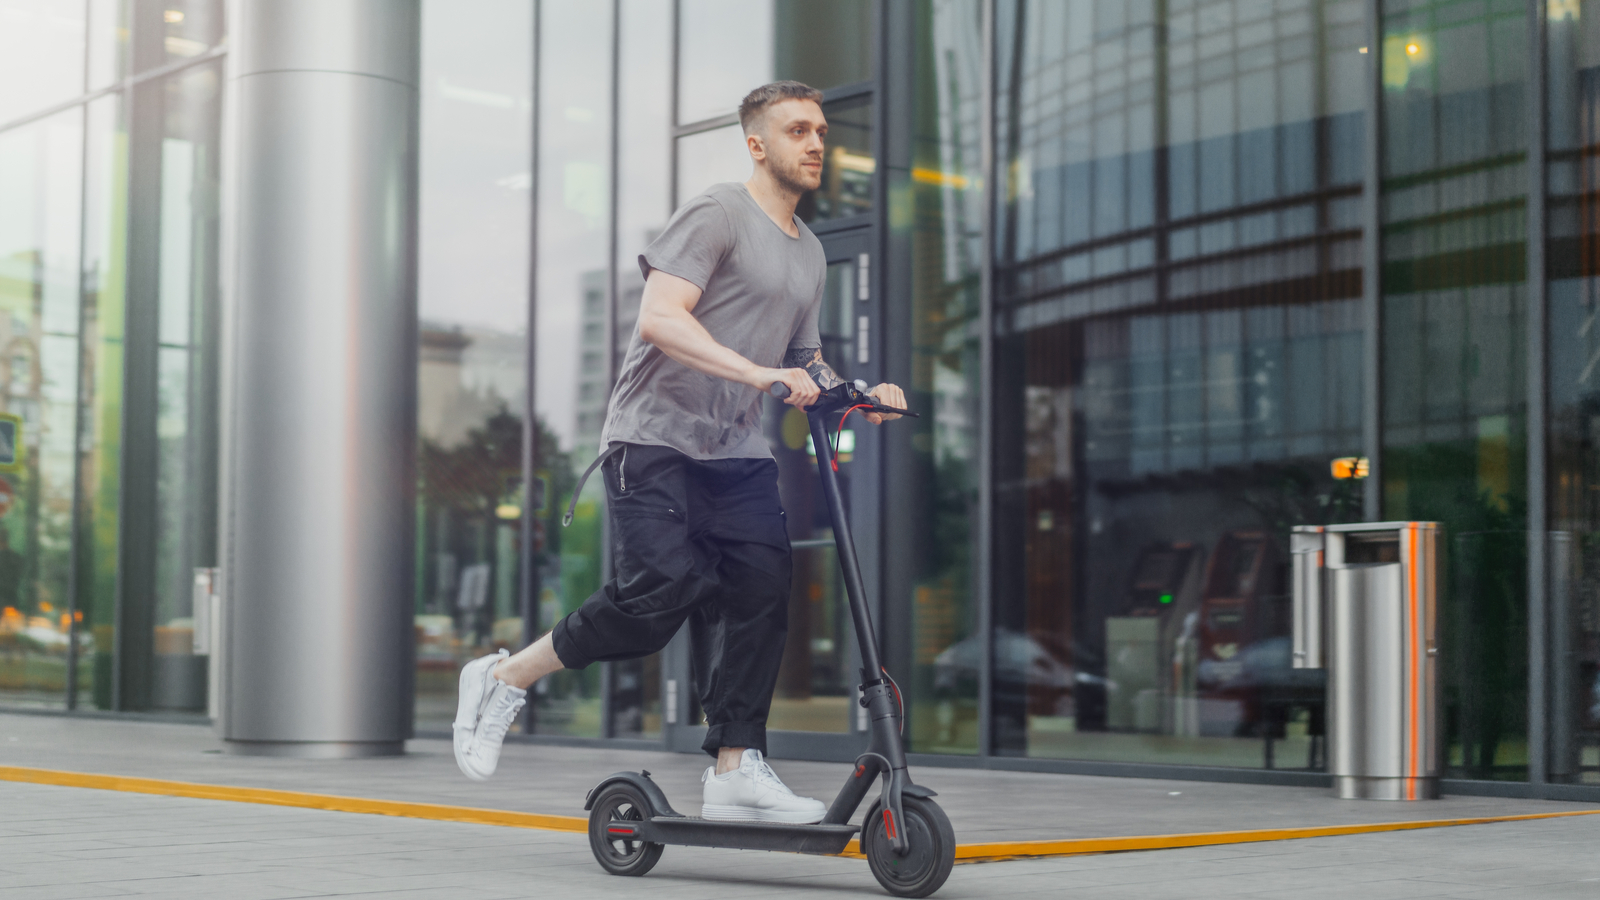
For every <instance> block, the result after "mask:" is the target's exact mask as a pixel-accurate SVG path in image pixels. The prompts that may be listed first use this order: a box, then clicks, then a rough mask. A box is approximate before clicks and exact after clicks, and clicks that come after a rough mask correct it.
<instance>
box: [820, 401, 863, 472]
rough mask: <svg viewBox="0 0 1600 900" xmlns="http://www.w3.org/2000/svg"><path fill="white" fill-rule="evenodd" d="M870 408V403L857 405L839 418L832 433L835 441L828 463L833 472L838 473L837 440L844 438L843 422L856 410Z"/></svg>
mask: <svg viewBox="0 0 1600 900" xmlns="http://www.w3.org/2000/svg"><path fill="white" fill-rule="evenodd" d="M871 408H872V404H871V403H857V404H856V405H855V406H852V407H850V408H849V409H847V410H845V411H844V415H842V416H840V417H839V427H838V428H837V429H835V431H834V434H835V440H834V443H833V447H832V448H831V449H832V450H833V458H832V460H830V462H832V463H833V470H834V471H835V472H837V471H839V443H840V441H839V438H842V437H843V436H844V420H845V419H848V418H850V414H851V413H853V412H855V411H856V410H858V409H871Z"/></svg>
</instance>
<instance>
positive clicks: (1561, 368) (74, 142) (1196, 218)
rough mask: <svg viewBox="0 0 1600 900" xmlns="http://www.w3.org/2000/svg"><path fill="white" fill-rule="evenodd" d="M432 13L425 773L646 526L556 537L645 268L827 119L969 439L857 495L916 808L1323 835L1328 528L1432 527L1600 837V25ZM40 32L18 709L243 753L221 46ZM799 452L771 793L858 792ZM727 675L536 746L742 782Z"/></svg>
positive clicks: (859, 255)
mask: <svg viewBox="0 0 1600 900" xmlns="http://www.w3.org/2000/svg"><path fill="white" fill-rule="evenodd" d="M422 9H423V29H422V51H421V52H422V68H421V71H422V87H421V92H420V112H421V120H420V121H421V129H420V146H419V148H418V150H419V160H420V169H419V198H420V200H419V212H418V254H419V258H418V273H419V275H418V304H419V309H420V319H421V323H420V324H421V327H420V330H419V336H420V338H419V339H420V345H419V348H418V359H419V364H418V372H417V378H418V389H419V408H418V416H417V418H418V434H417V441H418V444H417V461H418V466H417V475H418V486H417V523H416V551H417V552H416V566H417V570H416V579H415V583H416V595H415V596H414V597H412V598H409V599H406V598H397V602H406V603H410V604H411V606H412V607H413V609H414V616H415V628H414V633H415V636H416V690H415V719H416V727H417V730H418V732H419V733H424V734H427V733H443V732H444V731H446V730H447V728H448V722H449V720H450V718H451V717H452V715H453V701H454V692H455V678H456V673H457V671H458V669H459V666H460V664H461V663H462V662H464V661H465V660H467V659H470V658H472V657H474V656H477V655H480V654H482V653H485V652H489V651H490V650H492V649H493V648H496V647H509V648H513V649H514V648H515V647H517V646H519V645H520V644H522V643H523V642H525V641H527V640H529V639H530V638H532V637H535V636H537V635H538V634H540V633H542V632H543V631H544V630H546V629H548V628H549V627H550V626H551V625H552V624H553V623H554V622H555V621H556V620H557V619H558V618H560V617H561V616H562V615H564V614H565V613H567V612H569V611H571V610H572V609H573V608H575V607H576V606H577V605H578V604H580V603H581V602H582V601H583V599H584V598H585V597H586V596H587V595H588V594H589V593H590V592H592V591H593V590H594V589H596V588H597V587H598V586H599V585H600V584H601V583H602V582H603V581H604V580H605V578H606V577H607V573H608V570H609V566H610V559H609V551H608V542H609V536H608V534H607V525H606V517H605V511H604V508H603V504H604V497H603V491H602V490H600V488H599V485H598V483H591V484H590V485H589V486H588V487H586V488H585V493H584V494H583V495H582V496H580V497H578V498H577V504H576V517H575V520H574V522H573V524H572V525H571V527H568V528H562V527H561V522H560V519H561V514H562V512H564V511H565V509H566V507H567V504H568V502H569V501H570V500H572V496H571V495H572V491H573V488H574V485H575V484H576V482H577V476H578V475H579V473H581V472H582V471H583V469H584V468H585V467H586V466H587V465H588V464H589V462H590V461H592V460H593V459H594V457H595V455H596V453H597V452H598V450H599V448H598V446H597V444H598V437H599V431H600V426H601V423H602V421H603V419H604V415H605V409H606V402H607V397H608V395H609V391H610V388H611V385H612V383H613V382H614V380H615V378H616V374H617V369H618V365H619V362H620V359H621V356H622V352H623V350H624V349H625V347H626V346H627V342H628V341H629V339H630V338H631V336H632V333H633V330H634V323H635V320H636V318H637V309H638V303H639V297H640V294H641V291H642V289H643V282H642V279H641V276H640V273H639V268H638V265H637V262H636V259H637V256H638V254H639V252H640V250H641V249H642V248H643V247H644V246H645V245H646V244H648V243H649V241H650V240H651V239H653V237H654V236H655V235H656V234H658V233H659V232H660V230H661V229H662V228H663V227H664V226H665V224H666V222H667V220H668V219H669V218H670V216H671V214H672V212H673V210H674V209H675V208H676V207H677V206H679V205H681V204H682V203H683V202H685V201H687V200H688V199H690V198H692V197H693V196H695V195H696V194H697V193H699V192H700V191H702V190H704V189H705V188H706V187H707V186H709V185H711V184H714V183H717V182H722V181H740V180H743V179H745V178H746V177H748V174H749V170H750V163H749V161H748V157H747V155H746V152H745V149H744V147H743V143H742V140H741V134H740V130H739V127H738V124H737V116H736V114H735V110H736V107H737V104H738V102H739V99H740V98H741V97H742V96H743V94H744V93H745V92H746V91H747V90H749V89H750V88H751V87H754V86H756V85H758V84H761V83H764V82H767V81H771V80H773V79H777V78H795V79H798V80H802V81H805V82H807V83H809V84H811V85H813V86H815V87H818V88H821V89H823V90H824V92H825V97H826V100H825V103H824V109H825V111H826V113H827V115H828V118H829V120H830V123H831V125H832V129H831V131H830V134H829V138H828V150H827V154H826V163H825V170H824V181H823V186H822V188H821V189H819V190H818V191H816V192H815V193H814V194H813V195H812V196H808V197H806V198H804V199H803V201H802V206H801V209H800V212H801V215H802V217H803V218H804V219H805V220H806V221H807V222H808V223H809V224H810V226H811V228H812V229H813V230H814V231H815V232H816V233H817V235H818V236H819V237H820V238H821V239H822V241H823V245H824V248H825V250H826V253H827V260H828V267H829V268H828V289H827V294H826V299H825V307H824V310H823V314H822V332H823V340H824V344H825V347H824V350H825V355H826V356H827V358H828V359H829V361H830V362H831V363H832V364H833V366H834V367H835V368H836V369H838V370H839V371H840V372H841V374H844V375H846V376H847V377H851V378H863V379H866V380H868V381H870V382H877V381H893V382H896V383H898V384H900V385H902V386H904V387H905V388H906V389H907V392H908V396H909V398H910V402H911V404H912V406H913V407H914V408H916V409H919V410H921V411H922V412H923V417H922V418H920V419H916V420H907V421H902V422H897V423H895V424H893V425H891V426H886V427H883V428H872V427H871V426H866V425H861V424H857V425H854V426H852V427H851V428H848V429H847V431H846V433H845V435H844V436H843V437H842V438H841V463H842V465H841V470H840V471H841V476H842V480H843V485H844V489H845V491H846V494H847V496H848V501H849V505H850V507H851V516H852V519H853V523H854V527H855V530H856V534H857V540H858V544H859V549H860V552H861V556H862V560H863V563H864V565H865V568H866V576H867V582H868V587H869V593H870V594H871V595H872V597H873V603H874V612H875V615H876V617H877V621H878V622H879V627H880V634H881V638H882V641H883V644H884V649H885V656H886V660H887V663H888V666H889V668H890V670H891V671H893V672H894V673H895V674H896V677H897V678H898V679H899V682H900V684H901V685H902V687H903V688H904V690H905V693H906V701H907V706H908V722H907V728H906V736H907V740H908V742H909V745H910V749H911V750H912V751H913V753H915V754H918V755H919V756H918V759H919V760H920V761H922V762H934V763H937V762H939V761H941V760H943V761H947V762H949V763H951V764H977V765H984V766H990V767H995V768H1007V767H1013V768H1030V769H1043V770H1058V771H1077V772H1120V773H1124V774H1150V775H1182V774H1188V775H1191V776H1194V777H1226V778H1235V779H1257V780H1263V781H1274V782H1280V783H1307V784H1311V783H1317V782H1318V781H1319V779H1321V778H1323V777H1324V776H1323V775H1322V774H1321V773H1322V772H1323V770H1324V769H1325V766H1326V747H1325V735H1324V731H1325V728H1324V724H1325V723H1324V719H1325V694H1326V691H1325V684H1324V682H1323V680H1322V679H1321V675H1320V673H1319V672H1315V671H1307V670H1295V669H1293V668H1292V667H1291V665H1290V649H1289V627H1290V623H1289V605H1288V594H1289V578H1288V572H1289V561H1290V554H1289V546H1288V534H1289V531H1290V529H1291V528H1293V527H1294V526H1296V525H1306V524H1334V523H1347V522H1359V521H1378V520H1398V519H1407V520H1431V521H1438V522H1440V523H1442V524H1443V527H1444V533H1445V540H1444V545H1445V553H1446V556H1445V562H1444V565H1443V568H1442V571H1443V572H1444V575H1443V584H1442V590H1441V593H1440V602H1441V610H1440V614H1441V627H1440V663H1441V665H1440V673H1441V680H1442V687H1443V700H1444V711H1443V719H1442V726H1443V733H1444V735H1445V745H1446V752H1445V759H1444V765H1445V772H1444V774H1445V776H1446V778H1447V781H1446V789H1447V790H1456V791H1479V792H1485V791H1489V792H1513V793H1525V794H1528V795H1536V796H1575V797H1577V796H1588V797H1594V796H1600V787H1590V788H1585V787H1584V785H1597V786H1600V502H1597V501H1596V500H1595V499H1593V498H1594V497H1596V496H1600V495H1597V493H1596V492H1597V490H1600V449H1597V444H1600V337H1597V334H1600V325H1597V324H1596V322H1595V317H1596V314H1597V313H1596V310H1597V309H1600V306H1597V304H1600V287H1597V285H1600V280H1597V279H1600V212H1596V210H1600V205H1597V204H1600V201H1597V200H1596V197H1597V196H1600V187H1597V186H1600V126H1597V125H1596V124H1595V123H1596V122H1600V76H1597V75H1596V73H1597V72H1600V0H1596V2H1591V0H1522V2H1513V0H1275V2H1267V0H1116V2H1106V0H875V2H874V0H599V2H587V3H570V2H558V0H542V2H540V0H450V2H448V3H447V2H444V0H424V2H423V3H422ZM0 17H3V18H0V21H3V23H4V24H3V27H0V73H3V76H4V77H0V84H4V85H5V87H4V88H0V305H3V307H4V309H5V310H7V311H8V314H7V315H0V341H3V342H4V347H5V350H4V352H3V353H0V607H3V613H0V705H5V706H12V707H15V706H32V707H49V708H57V709H108V710H118V711H188V712H192V713H196V714H199V713H201V712H203V711H204V709H205V707H206V678H207V673H206V669H207V662H206V659H207V657H206V656H205V655H204V652H203V651H204V650H205V649H206V648H205V646H204V643H205V642H204V641H203V640H200V641H197V632H196V612H197V610H196V608H195V607H194V603H195V600H194V597H196V596H197V594H196V589H195V587H194V575H195V570H196V569H205V568H206V567H210V566H214V565H216V564H217V559H216V543H217V541H216V521H215V520H216V512H215V510H216V506H217V490H218V489H217V466H216V458H217V449H216V442H217V438H216V433H217V424H216V421H215V418H216V409H217V397H216V387H215V386H216V381H217V379H216V372H217V366H218V361H217V358H216V357H217V355H218V349H217V348H218V346H219V345H218V339H217V318H218V308H219V306H218V304H219V300H218V291H217V284H218V283H219V282H218V276H217V271H218V265H219V259H220V251H219V247H220V241H221V240H222V237H223V236H222V235H220V234H219V227H218V222H219V220H220V218H221V217H220V215H219V203H220V202H221V201H220V200H219V193H218V191H217V184H218V181H219V177H220V175H219V171H220V170H219V165H220V164H219V159H220V158H221V157H220V154H219V152H218V148H219V142H220V134H221V133H222V132H221V128H220V123H221V121H222V120H223V117H224V114H225V112H226V110H224V109H223V108H222V100H221V97H222V94H221V92H220V90H219V84H220V79H221V74H222V72H223V71H225V66H226V64H227V57H226V43H225V41H224V35H225V34H226V33H227V28H226V23H225V22H224V21H223V19H222V4H221V3H219V2H215V0H211V2H202V0H192V2H178V0H168V2H159V3H158V2H148V0H85V2H81V3H79V2H66V3H56V2H29V0H0ZM7 429H10V431H9V432H8V431H7ZM766 432H767V435H768V437H769V440H770V442H771V447H772V450H773V454H774V456H775V457H776V459H777V460H778V463H779V469H780V473H781V475H780V478H781V482H780V485H781V490H782V493H783V496H784V503H785V506H786V508H787V509H788V511H789V522H790V532H791V533H790V538H791V541H792V543H793V545H794V547H795V553H796V566H795V576H794V583H793V590H792V594H791V599H790V612H789V639H788V645H787V647H786V650H785V654H784V659H783V664H782V671H781V674H780V678H779V685H778V693H777V697H776V698H775V701H774V705H773V714H772V721H771V723H770V724H771V726H772V728H773V729H774V733H773V738H772V748H773V751H774V753H775V755H789V756H804V757H811V758H818V759H850V758H853V757H854V756H855V754H856V753H857V752H858V749H859V745H860V744H861V743H862V741H863V738H864V736H863V734H862V732H863V731H864V723H863V722H862V720H861V719H860V718H859V709H858V707H857V706H856V705H855V704H854V702H853V699H854V690H853V686H854V683H855V681H856V680H857V676H856V669H857V667H858V662H857V660H856V659H855V656H856V653H855V650H854V646H853V645H854V635H853V634H852V632H851V629H850V627H849V621H848V615H846V614H844V610H843V607H842V604H843V591H842V587H841V585H840V583H839V580H838V575H837V571H836V560H835V557H834V551H833V549H832V535H831V531H830V530H829V525H828V519H827V515H826V510H825V508H824V506H823V504H822V503H821V501H820V497H819V496H818V493H817V485H816V484H815V482H816V475H815V471H814V468H813V464H814V461H815V452H816V450H815V448H814V447H812V446H810V443H809V441H808V436H807V434H806V429H805V427H804V420H803V417H801V416H799V414H797V413H795V412H793V411H792V410H789V409H787V408H786V407H782V406H779V405H777V404H775V403H774V404H771V406H770V408H769V409H768V413H767V421H766ZM8 433H9V434H10V435H11V437H10V441H11V444H12V448H11V456H10V457H7V456H6V455H5V453H6V448H5V446H4V444H5V436H6V435H7V434H8ZM7 459H9V460H10V461H9V462H7V461H6V460H7ZM201 595H202V596H203V592H202V593H201ZM684 640H685V636H681V635H680V637H679V638H678V639H677V640H676V641H675V642H674V643H673V644H671V645H669V646H668V647H667V648H666V649H665V650H663V651H662V652H661V653H660V654H657V655H656V656H653V657H651V658H648V659H644V660H637V661H633V662H628V663H613V664H601V665H596V666H592V667H590V668H589V669H588V670H585V671H582V672H563V673H558V674H557V675H556V676H553V677H551V678H548V679H546V680H545V681H543V682H541V683H540V684H539V685H538V686H537V688H536V690H535V692H534V697H533V698H532V701H531V702H530V704H529V707H528V712H527V713H526V718H525V719H524V720H523V722H522V723H521V726H520V730H521V731H522V732H523V734H524V739H527V740H549V741H597V742H613V743H620V744H621V745H625V746H639V747H659V748H668V749H677V750H683V751H697V749H698V747H699V743H700V740H701V731H702V730H703V725H702V724H701V717H700V711H699V710H698V709H697V708H696V707H695V699H694V691H693V690H691V685H690V678H691V675H690V672H689V663H688V654H687V652H686V650H687V648H686V646H685V645H684V643H683V641H684ZM963 760H971V761H972V762H963ZM1489 782H1496V783H1498V784H1495V785H1490V784H1487V783H1489Z"/></svg>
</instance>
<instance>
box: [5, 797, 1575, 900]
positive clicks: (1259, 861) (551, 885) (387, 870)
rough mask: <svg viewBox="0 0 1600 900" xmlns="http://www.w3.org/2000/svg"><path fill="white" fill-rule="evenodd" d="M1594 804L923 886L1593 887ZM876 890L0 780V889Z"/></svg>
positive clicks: (860, 876) (1306, 898)
mask: <svg viewBox="0 0 1600 900" xmlns="http://www.w3.org/2000/svg"><path fill="white" fill-rule="evenodd" d="M1597 843H1600V817H1589V816H1583V817H1578V818H1570V819H1547V820H1540V821H1532V822H1517V823H1511V824H1504V825H1474V826H1469V827H1462V828H1443V829H1432V830H1427V831H1408V832H1398V833H1390V834H1372V835H1360V836H1353V837H1335V838H1318V839H1314V840H1303V841H1277V842H1272V843H1262V844H1240V845H1234V846H1228V847H1207V848H1197V849H1191V850H1159V851H1152V852H1145V853H1117V854H1108V855H1104V856H1081V857H1071V858H1067V859H1044V860H1026V861H1015V862H1003V863H990V864H985V865H967V866H957V867H956V869H955V872H954V873H952V874H951V876H950V880H949V882H948V883H947V884H946V885H945V887H944V889H943V890H941V891H940V892H939V893H938V894H937V895H936V896H937V897H939V898H941V900H964V898H981V897H1029V896H1039V897H1071V898H1074V900H1133V898H1139V900H1169V898H1170V900H1211V898H1217V900H1222V898H1230V900H1232V898H1281V897H1294V898H1296V900H1323V898H1328V900H1333V898H1347V897H1357V896H1359V897H1361V898H1362V900H1387V898H1408V900H1409V898H1458V900H1512V898H1519V900H1526V898H1532V900H1546V898H1548V900H1568V898H1570V900H1579V898H1583V900H1592V898H1594V897H1597V896H1600V861H1597V859H1596V855H1595V853H1594V848H1595V846H1596V845H1597ZM645 891H647V892H648V893H649V896H651V897H652V898H660V900H676V898H682V900H703V898H705V897H707V896H739V897H783V898H790V897H792V898H845V897H858V896H859V897H883V896H886V895H885V894H884V893H883V892H882V890H881V889H879V888H878V886H877V884H876V882H874V881H873V879H872V876H871V874H870V873H869V872H868V871H867V866H866V863H864V862H861V861H859V860H848V859H838V858H828V857H802V856H794V855H790V854H784V853H752V852H741V851H736V850H701V849H695V848H685V847H668V848H667V850H666V853H665V854H664V855H663V856H662V859H661V863H660V864H659V865H658V866H657V867H656V869H655V871H653V872H651V873H650V874H649V875H647V876H645V877H644V878H643V879H640V880H638V881H631V880H623V879H618V878H614V877H612V876H608V875H606V874H604V873H603V872H601V871H600V869H599V867H597V866H596V865H595V863H594V861H593V859H592V858H591V857H590V855H589V848H588V843H587V840H586V838H585V837H584V836H583V835H577V834H563V833H559V832H543V831H528V830H524V829H518V828H496V827H492V826H484V825H463V824H458V823H450V822H433V821H426V820H418V819H399V818H391V817H387V816H368V815H355V814H350V813H337V812H323V811H319V810H307V809H294V808H282V807H272V806H258V805H254V804H246V803H229V802H223V801H214V800H190V799H184V798H172V797H153V796H148V795H143V794H126V793H118V792H115V791H96V790H85V789H80V788H66V787H52V786H45V785H32V784H10V783H0V896H4V897H5V900H62V898H79V897H125V896H149V897H171V898H187V897H196V898H198V897H207V898H210V897H226V898H229V900H279V898H299V897H355V896H360V897H368V898H382V897H401V898H429V900H434V898H437V900H455V898H460V900H497V898H513V897H514V898H526V897H528V896H530V895H532V896H537V897H545V898H563V900H566V898H574V900H587V898H595V900H598V898H606V900H611V898H615V897H617V896H619V894H620V895H638V894H639V893H640V892H645Z"/></svg>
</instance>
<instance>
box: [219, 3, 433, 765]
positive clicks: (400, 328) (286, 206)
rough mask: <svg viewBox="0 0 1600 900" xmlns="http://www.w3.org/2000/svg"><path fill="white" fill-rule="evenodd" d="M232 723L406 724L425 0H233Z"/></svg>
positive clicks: (304, 735) (264, 746)
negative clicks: (419, 95)
mask: <svg viewBox="0 0 1600 900" xmlns="http://www.w3.org/2000/svg"><path fill="white" fill-rule="evenodd" d="M231 13H232V14H231V15H230V17H229V20H230V22H231V23H233V34H232V38H231V39H232V41H233V48H234V49H233V52H232V57H233V59H232V62H233V69H232V71H231V72H230V79H229V84H228V91H229V101H230V103H231V105H232V107H233V110H234V113H233V115H234V118H235V121H234V123H233V125H232V128H231V132H230V133H231V137H232V138H233V140H234V146H233V147H232V150H233V157H232V162H233V165H232V167H231V173H230V179H231V182H232V184H231V187H230V188H229V190H228V195H229V196H230V198H231V199H232V201H233V202H232V206H231V208H230V209H228V210H227V212H226V222H227V223H228V226H229V230H231V232H232V237H231V242H230V245H231V247H232V251H233V259H232V261H231V262H232V266H231V269H230V272H229V278H228V282H227V285H226V290H227V295H228V296H227V304H226V310H225V312H224V315H225V316H226V317H227V318H228V319H230V320H231V322H230V323H229V329H228V330H229V337H230V343H229V350H230V357H231V358H229V359H228V360H227V369H228V370H229V371H228V388H229V394H228V396H227V397H226V398H225V400H224V402H225V403H226V404H227V405H228V410H227V414H226V415H225V417H224V421H225V422H226V423H227V425H226V426H225V427H226V428H227V430H228V434H227V443H226V449H225V451H224V453H225V455H226V462H227V466H226V469H227V472H228V477H229V484H228V486H227V493H228V495H229V496H228V500H227V504H228V512H229V516H228V518H227V519H225V520H224V525H223V526H222V532H223V533H222V535H221V536H220V537H221V540H222V543H223V545H224V546H225V547H226V548H227V551H226V552H225V553H224V554H223V560H224V562H223V565H224V570H223V580H224V600H225V603H226V604H227V612H226V614H225V616H224V621H225V627H226V629H227V635H226V639H225V644H226V649H227V654H226V661H225V665H226V667H227V672H226V687H225V689H224V707H223V710H222V718H221V723H220V727H221V732H222V736H223V737H224V738H225V739H226V740H227V742H228V745H229V746H230V748H232V749H234V750H235V751H237V752H244V753H261V754H272V755H293V756H317V757H330V756H359V755H375V754H387V753H398V752H400V751H401V750H402V749H403V747H404V741H405V739H406V738H407V737H408V736H409V735H410V731H411V703H412V697H411V681H412V665H411V660H412V650H413V648H412V640H413V639H412V633H411V614H410V610H411V605H412V596H413V577H414V576H413V563H414V559H413V556H414V552H415V551H414V547H413V542H414V540H415V536H414V533H413V531H414V528H413V524H414V516H415V493H416V489H415V488H416V474H415V444H416V383H417V374H416V353H417V308H416V277H415V271H416V253H415V247H416V181H417V83H418V69H419V46H420V38H419V30H420V0H235V2H234V4H233V7H232V9H231Z"/></svg>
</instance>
